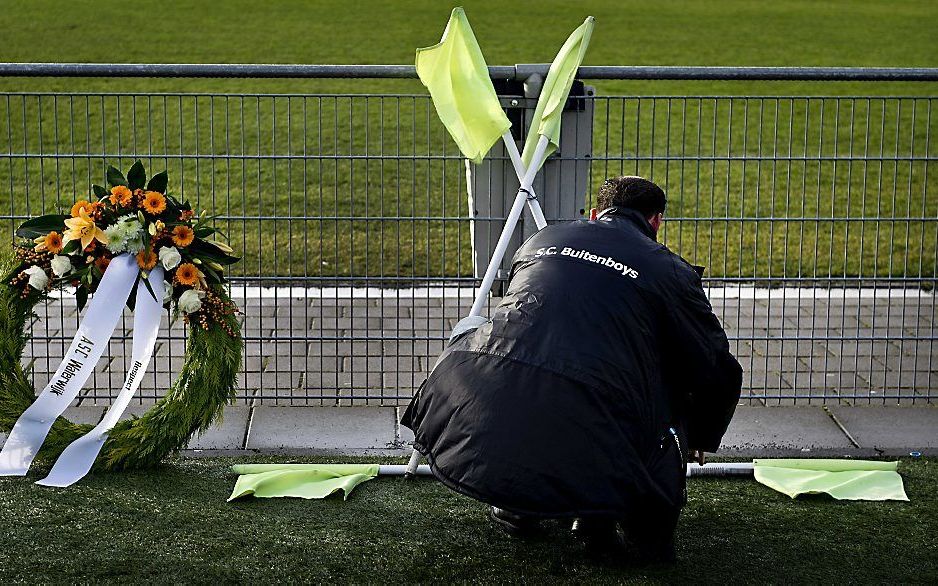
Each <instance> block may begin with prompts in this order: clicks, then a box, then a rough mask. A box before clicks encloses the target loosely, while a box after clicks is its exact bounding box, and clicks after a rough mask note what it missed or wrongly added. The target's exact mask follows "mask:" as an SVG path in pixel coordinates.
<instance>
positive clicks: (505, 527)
mask: <svg viewBox="0 0 938 586" xmlns="http://www.w3.org/2000/svg"><path fill="white" fill-rule="evenodd" d="M489 517H491V518H492V520H493V521H495V523H497V524H498V526H499V527H500V528H501V530H502V531H504V532H505V533H507V534H508V535H511V536H512V537H523V536H526V535H533V534H534V533H537V532H538V531H539V530H540V528H541V522H540V521H539V520H538V519H535V518H534V517H526V516H524V515H518V514H515V513H512V512H511V511H506V510H505V509H499V508H498V507H492V508H490V509H489Z"/></svg>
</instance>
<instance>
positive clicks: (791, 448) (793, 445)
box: [720, 405, 855, 456]
mask: <svg viewBox="0 0 938 586" xmlns="http://www.w3.org/2000/svg"><path fill="white" fill-rule="evenodd" d="M854 448H855V446H854V445H853V444H852V443H850V440H849V439H848V438H847V436H846V435H845V434H844V433H843V431H841V429H840V428H839V427H838V426H837V424H836V423H835V422H834V420H833V419H831V417H830V416H829V415H828V414H827V413H826V412H825V411H824V410H823V409H822V408H821V407H813V406H804V407H751V406H748V405H744V406H739V407H737V408H736V415H735V416H734V417H733V421H732V422H731V423H730V427H729V429H728V430H727V432H726V435H725V436H724V437H723V443H722V445H721V446H720V452H721V453H724V452H725V453H726V454H728V455H737V454H738V455H763V456H766V455H776V454H783V453H784V454H791V453H792V452H798V453H802V454H803V455H804V456H808V455H813V456H816V455H826V454H843V453H845V451H851V450H853V449H854Z"/></svg>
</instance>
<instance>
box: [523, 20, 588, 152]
mask: <svg viewBox="0 0 938 586" xmlns="http://www.w3.org/2000/svg"><path fill="white" fill-rule="evenodd" d="M594 20H595V19H594V18H593V17H592V16H589V17H587V18H586V20H584V21H583V24H581V25H580V26H579V27H577V29H576V30H575V31H573V32H572V33H571V34H570V36H569V37H568V38H567V41H566V42H565V43H564V44H563V47H561V48H560V51H558V52H557V56H556V57H554V62H553V63H551V64H550V70H549V71H548V72H547V79H545V80H544V87H543V88H542V89H541V96H540V97H539V98H538V100H537V107H536V108H535V109H534V118H533V120H531V126H530V128H529V129H528V137H527V139H526V140H525V141H524V151H523V152H522V153H521V160H522V162H524V166H525V167H530V166H531V163H532V162H533V163H534V164H535V165H537V166H538V167H540V165H541V163H542V162H543V161H531V159H532V157H533V156H534V149H535V147H536V146H537V141H538V137H539V136H546V137H547V140H548V142H549V144H548V147H547V151H546V152H545V153H544V157H545V158H546V157H547V156H548V155H550V154H551V153H552V152H554V151H555V150H557V146H558V145H559V144H560V115H561V114H562V113H563V106H564V104H565V103H566V101H567V95H568V94H569V93H570V87H571V86H573V80H574V78H575V77H576V72H577V70H578V69H579V68H580V63H582V62H583V56H584V55H585V54H586V48H587V47H588V46H589V44H590V36H592V34H593V21H594Z"/></svg>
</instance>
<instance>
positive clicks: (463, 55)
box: [416, 8, 511, 163]
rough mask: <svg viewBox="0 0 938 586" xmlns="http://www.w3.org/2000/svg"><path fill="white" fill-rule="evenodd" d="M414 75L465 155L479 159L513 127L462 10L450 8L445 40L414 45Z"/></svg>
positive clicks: (475, 161)
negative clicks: (424, 46)
mask: <svg viewBox="0 0 938 586" xmlns="http://www.w3.org/2000/svg"><path fill="white" fill-rule="evenodd" d="M416 64H417V75H418V76H419V77H420V81H422V82H423V85H425V86H427V89H428V90H430V97H431V98H433V105H434V106H436V113H437V114H438V115H439V116H440V120H442V121H443V125H444V126H446V129H447V130H448V131H449V133H450V135H452V137H453V140H455V141H456V145H457V146H458V147H459V150H460V151H462V153H463V155H465V156H466V158H467V159H469V160H471V161H472V162H473V163H481V162H482V159H484V158H485V154H486V153H487V152H488V151H489V149H490V148H492V145H493V144H495V142H496V141H497V140H498V139H499V138H501V136H502V135H503V134H504V133H505V131H507V130H508V129H509V128H511V122H509V121H508V117H507V116H506V115H505V111H504V110H502V107H501V105H500V104H499V103H498V96H496V95H495V88H494V87H493V86H492V80H491V79H490V78H489V70H488V67H487V66H486V65H485V58H484V57H483V56H482V49H480V48H479V43H478V42H477V41H476V38H475V35H473V34H472V28H470V27H469V20H468V19H466V13H465V12H463V9H462V8H454V9H453V13H452V14H451V15H450V17H449V23H447V25H446V30H445V31H443V38H442V39H440V42H439V43H438V44H436V45H434V46H432V47H427V48H425V49H417V63H416Z"/></svg>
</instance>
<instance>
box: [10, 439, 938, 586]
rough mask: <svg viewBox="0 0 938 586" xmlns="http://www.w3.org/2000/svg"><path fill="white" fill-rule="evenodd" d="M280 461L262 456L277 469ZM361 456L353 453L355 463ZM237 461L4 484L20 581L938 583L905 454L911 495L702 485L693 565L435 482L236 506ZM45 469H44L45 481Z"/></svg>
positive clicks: (392, 483)
mask: <svg viewBox="0 0 938 586" xmlns="http://www.w3.org/2000/svg"><path fill="white" fill-rule="evenodd" d="M269 460H271V458H261V457H258V458H252V459H251V461H269ZM346 460H348V459H346ZM236 461H242V460H235V459H223V458H218V459H216V458H213V459H183V460H180V461H177V462H173V463H171V464H167V465H165V466H164V467H162V468H160V469H158V470H154V471H151V472H133V473H122V474H110V475H97V476H92V477H89V478H87V479H85V480H83V481H82V482H81V483H80V484H78V485H76V486H74V487H72V488H69V489H66V490H50V489H47V488H41V487H38V486H36V485H34V484H32V483H31V482H30V481H29V480H30V479H23V478H8V479H2V480H0V526H3V527H4V531H3V532H2V533H0V580H2V581H3V582H4V583H11V582H56V583H65V582H76V581H81V582H92V581H101V580H108V581H123V582H176V583H218V582H220V581H243V582H247V581H250V582H254V583H261V584H263V583H283V582H324V581H334V582H340V583H348V582H352V583H361V582H375V583H386V582H399V583H407V582H415V581H422V582H435V583H439V582H453V581H460V582H462V581H477V582H495V581H512V582H518V581H530V582H550V583H554V582H558V581H562V582H573V581H581V580H587V581H590V582H593V581H603V582H607V581H609V582H611V581H616V582H636V583H673V582H680V581H692V582H706V583H721V584H726V583H730V584H733V583H805V582H810V583H911V582H918V583H928V582H932V583H933V582H934V581H935V580H938V542H936V540H935V539H934V536H935V534H936V533H938V496H936V491H935V487H936V486H938V462H936V461H935V460H927V459H916V460H910V461H905V462H903V464H902V465H901V467H900V471H901V473H902V475H903V477H904V479H905V484H906V490H907V492H908V494H909V497H910V499H911V501H910V502H908V503H904V502H883V503H873V502H838V501H834V500H832V499H828V498H824V497H810V498H799V499H797V500H792V499H789V498H788V497H786V496H784V495H781V494H778V493H775V492H773V491H772V490H770V489H768V488H766V487H764V486H761V485H759V484H757V483H755V482H754V481H753V480H751V479H743V478H735V479H712V478H701V479H697V478H695V479H692V480H690V482H689V502H688V506H687V508H686V509H685V511H684V514H683V516H682V518H681V523H680V526H679V530H678V542H677V549H678V557H679V561H678V562H677V563H676V564H674V565H672V566H653V567H647V568H634V567H628V566H625V565H623V564H622V563H620V562H617V561H616V560H614V559H609V558H595V557H589V556H586V555H584V553H583V552H582V550H581V549H580V548H579V546H578V545H577V544H576V543H575V542H574V541H573V540H572V539H571V538H570V536H569V535H568V533H567V531H566V527H565V526H562V525H561V524H559V523H553V524H552V525H551V527H550V530H549V532H548V533H547V535H545V536H542V537H538V538H534V539H530V540H522V541H519V540H515V539H511V538H509V537H507V536H505V535H504V534H502V533H501V532H500V531H499V530H498V529H496V528H495V527H494V526H493V524H492V523H491V522H490V521H489V520H488V519H487V517H486V509H485V507H484V506H483V505H481V504H479V503H477V502H475V501H472V500H470V499H467V498H465V497H462V496H459V495H456V494H455V493H453V492H451V491H449V490H447V489H446V488H444V487H443V486H442V485H440V484H438V483H436V482H435V481H432V480H429V479H419V480H416V481H404V480H402V479H395V478H379V479H377V480H373V481H371V482H368V483H365V484H363V485H362V486H360V487H359V488H357V489H356V491H355V492H354V493H353V495H352V496H351V497H350V498H349V500H348V501H346V502H342V501H341V500H340V499H338V498H330V499H327V500H324V501H303V500H299V499H266V500H265V499H244V500H240V501H237V502H234V503H226V502H225V499H226V498H227V496H228V495H229V493H230V491H231V488H232V486H233V484H234V478H235V477H234V475H232V474H231V473H229V472H228V466H229V465H230V464H232V463H234V462H236ZM35 475H36V472H34V473H33V476H31V478H33V477H34V476H35Z"/></svg>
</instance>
